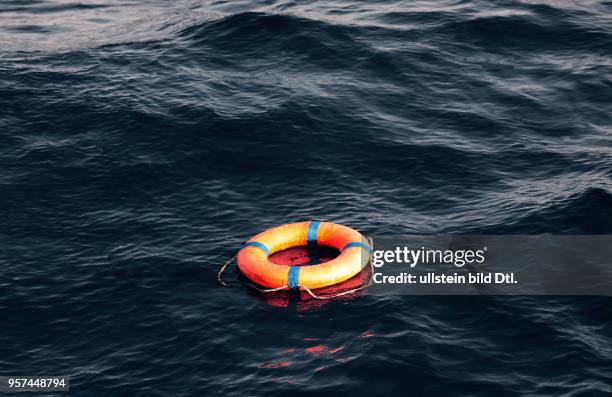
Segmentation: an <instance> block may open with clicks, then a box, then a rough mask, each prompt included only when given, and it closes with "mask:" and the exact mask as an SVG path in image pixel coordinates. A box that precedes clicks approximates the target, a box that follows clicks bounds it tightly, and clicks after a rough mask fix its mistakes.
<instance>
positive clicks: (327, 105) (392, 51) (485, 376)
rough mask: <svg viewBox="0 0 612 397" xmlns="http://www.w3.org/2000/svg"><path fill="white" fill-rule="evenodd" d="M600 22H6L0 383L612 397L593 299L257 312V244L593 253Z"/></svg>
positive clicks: (605, 97) (218, 8) (608, 21)
mask: <svg viewBox="0 0 612 397" xmlns="http://www.w3.org/2000/svg"><path fill="white" fill-rule="evenodd" d="M611 15H612V3H611V2H609V1H581V2H578V1H565V0H558V1H546V0H529V1H497V2H494V3H493V2H489V1H478V2H473V1H418V2H402V1H368V2H355V1H340V0H332V1H303V2H302V1H260V2H254V1H243V2H227V1H193V0H179V1H172V2H170V1H141V0H133V1H130V2H127V1H118V0H112V1H105V2H94V1H81V2H73V1H68V0H48V1H43V0H37V1H35V0H24V1H18V0H5V1H2V2H1V3H0V215H1V219H2V222H1V223H0V264H1V267H0V375H11V374H15V375H37V374H38V375H40V374H49V375H54V374H55V375H69V376H71V377H72V385H71V389H72V390H71V394H72V395H76V396H217V395H218V396H233V395H238V396H260V395H261V396H280V395H291V396H301V395H325V396H339V395H351V396H378V395H385V396H391V395H392V394H396V395H429V396H468V395H469V396H488V395H495V396H503V395H512V396H514V395H542V396H600V395H610V394H612V305H611V303H612V301H611V300H610V299H609V298H604V297H566V298H555V297H539V298H537V297H463V298H459V297H438V298H433V297H409V296H403V297H387V298H384V297H383V298H381V297H372V296H361V297H353V298H351V299H343V300H338V301H332V302H327V303H325V304H322V303H321V302H312V301H308V300H305V301H304V300H299V299H296V298H295V297H291V296H288V295H286V294H284V295H282V294H281V295H280V296H276V297H274V298H273V299H269V298H267V297H262V296H259V295H258V294H257V293H256V292H254V291H251V290H250V289H248V288H247V287H246V286H245V285H244V283H242V282H241V281H240V279H239V278H238V277H237V272H236V269H235V267H233V268H231V269H230V271H229V272H228V274H227V278H228V279H229V280H230V282H231V283H232V288H229V289H227V288H222V287H220V286H219V285H218V284H217V281H216V279H215V272H216V271H217V270H218V268H219V266H220V265H221V264H222V263H223V262H224V261H225V260H227V259H228V258H229V257H231V256H232V255H233V254H234V252H235V250H236V249H237V248H238V247H239V245H240V243H242V242H243V241H244V240H246V239H248V238H249V237H251V236H252V235H254V234H255V233H257V232H260V231H262V230H264V229H266V228H269V227H271V226H275V225H279V224H283V223H288V222H292V221H301V220H308V219H319V220H326V221H333V222H338V223H342V224H346V225H348V226H351V227H354V228H356V229H358V230H359V231H361V232H362V233H364V234H365V235H387V234H399V233H421V234H430V233H462V234H469V233H475V234H480V233H488V234H496V233H507V234H521V233H529V234H534V233H553V234H567V233H575V234H610V233H612V111H611V109H612V57H611V54H612V17H611Z"/></svg>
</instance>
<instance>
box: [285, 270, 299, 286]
mask: <svg viewBox="0 0 612 397" xmlns="http://www.w3.org/2000/svg"><path fill="white" fill-rule="evenodd" d="M299 280H300V266H289V274H288V275H287V284H288V285H289V288H291V289H295V288H297V287H298V283H299Z"/></svg>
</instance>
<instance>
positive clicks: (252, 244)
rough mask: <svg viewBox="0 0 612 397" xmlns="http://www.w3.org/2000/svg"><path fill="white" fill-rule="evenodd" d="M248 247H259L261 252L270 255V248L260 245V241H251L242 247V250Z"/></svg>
mask: <svg viewBox="0 0 612 397" xmlns="http://www.w3.org/2000/svg"><path fill="white" fill-rule="evenodd" d="M246 247H257V248H259V249H260V250H262V251H263V252H265V253H266V255H270V250H269V249H268V247H266V245H265V244H264V243H260V242H259V241H249V242H248V243H245V244H244V245H243V246H242V248H246ZM242 248H241V249H242Z"/></svg>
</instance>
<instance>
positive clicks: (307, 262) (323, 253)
mask: <svg viewBox="0 0 612 397" xmlns="http://www.w3.org/2000/svg"><path fill="white" fill-rule="evenodd" d="M338 255H340V251H339V250H338V249H337V248H334V247H330V246H328V245H320V244H310V245H299V246H297V247H290V248H287V249H284V250H281V251H277V252H274V253H272V254H270V256H268V260H269V261H270V262H272V263H274V264H276V265H285V266H312V265H317V264H319V263H325V262H329V261H331V260H332V259H334V258H336V257H337V256H338Z"/></svg>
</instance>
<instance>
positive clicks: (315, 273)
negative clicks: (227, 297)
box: [238, 221, 372, 289]
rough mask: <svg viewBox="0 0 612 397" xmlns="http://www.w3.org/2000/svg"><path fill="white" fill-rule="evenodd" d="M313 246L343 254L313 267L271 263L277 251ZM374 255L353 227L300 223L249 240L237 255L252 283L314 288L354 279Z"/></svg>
mask: <svg viewBox="0 0 612 397" xmlns="http://www.w3.org/2000/svg"><path fill="white" fill-rule="evenodd" d="M314 243H317V244H321V245H327V246H331V247H334V248H337V249H338V250H340V255H339V256H337V257H336V258H334V259H332V260H331V261H329V262H325V263H320V264H317V265H313V266H284V265H277V264H275V263H272V262H270V261H269V260H268V255H270V254H272V253H274V252H277V251H281V250H284V249H287V248H290V247H296V246H300V245H307V244H314ZM371 253H372V248H371V247H370V245H369V244H368V241H367V240H366V238H365V237H363V236H362V235H361V233H359V232H358V231H356V230H353V229H351V228H350V227H347V226H342V225H338V224H336V223H330V222H318V221H307V222H297V223H289V224H286V225H282V226H277V227H274V228H272V229H268V230H266V231H265V232H262V233H260V234H258V235H256V236H255V237H253V238H251V239H250V240H249V241H247V242H246V243H245V244H244V246H243V247H242V249H241V250H240V252H238V267H239V268H240V271H241V272H242V273H243V274H244V275H245V276H246V277H248V278H249V279H250V280H252V281H254V282H255V283H257V284H259V285H263V286H265V287H268V288H279V287H283V286H288V287H289V288H298V287H300V286H303V287H307V288H310V289H315V288H322V287H327V286H330V285H334V284H338V283H341V282H342V281H345V280H348V279H349V278H351V277H353V276H355V275H356V274H357V273H359V272H360V271H361V270H362V269H363V268H364V267H365V265H366V264H367V263H368V261H369V259H370V255H371Z"/></svg>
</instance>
